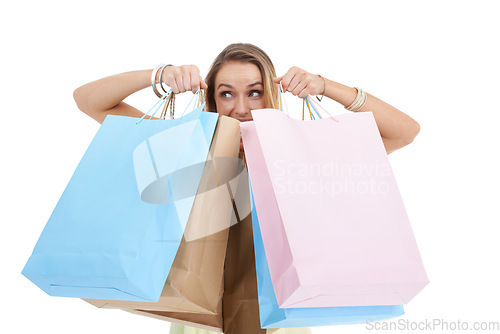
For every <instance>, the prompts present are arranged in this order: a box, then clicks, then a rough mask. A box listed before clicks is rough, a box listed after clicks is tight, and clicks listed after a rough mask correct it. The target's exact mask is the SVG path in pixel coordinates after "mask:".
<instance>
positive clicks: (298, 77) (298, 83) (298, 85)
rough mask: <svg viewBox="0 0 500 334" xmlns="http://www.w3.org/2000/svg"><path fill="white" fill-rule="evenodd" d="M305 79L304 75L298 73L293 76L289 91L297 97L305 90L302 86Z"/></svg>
mask: <svg viewBox="0 0 500 334" xmlns="http://www.w3.org/2000/svg"><path fill="white" fill-rule="evenodd" d="M303 79H304V75H303V74H301V73H296V74H295V75H294V76H293V79H292V80H291V81H290V84H289V85H288V91H289V92H291V93H292V94H294V95H297V94H298V93H299V92H300V91H301V90H302V89H304V86H302V85H303V84H304V83H303Z"/></svg>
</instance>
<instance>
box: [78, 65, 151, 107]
mask: <svg viewBox="0 0 500 334" xmlns="http://www.w3.org/2000/svg"><path fill="white" fill-rule="evenodd" d="M151 71H152V70H140V71H132V72H126V73H121V74H116V75H113V76H110V77H106V78H102V79H99V80H96V81H93V82H90V83H88V84H85V85H83V86H81V87H79V88H77V89H76V90H75V92H74V93H73V96H74V98H75V101H76V103H77V105H78V108H79V109H80V110H82V111H84V112H86V113H97V112H105V111H107V110H110V109H112V108H114V107H115V106H117V105H118V104H119V103H120V102H122V101H123V100H124V99H125V98H126V97H127V96H129V95H130V94H132V93H135V92H137V91H139V90H141V89H143V88H146V87H148V86H150V85H151Z"/></svg>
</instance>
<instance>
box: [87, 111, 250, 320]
mask: <svg viewBox="0 0 500 334" xmlns="http://www.w3.org/2000/svg"><path fill="white" fill-rule="evenodd" d="M239 145H240V132H239V122H238V121H237V120H235V119H233V118H229V117H226V116H221V117H219V120H218V123H217V128H216V131H215V135H214V139H213V141H212V145H211V147H210V153H209V156H208V158H207V162H206V164H205V169H204V172H203V176H202V181H201V182H200V185H199V188H198V192H197V194H196V197H195V201H194V204H193V208H192V210H191V213H190V216H189V220H188V223H187V225H186V229H185V232H184V236H183V240H182V241H181V244H180V247H179V250H178V252H177V255H176V257H175V260H174V262H173V265H172V269H171V270H170V272H169V275H168V278H167V280H166V283H165V286H164V289H163V291H162V294H161V296H160V299H159V300H158V302H130V301H116V300H98V299H85V301H87V302H89V303H91V304H92V305H95V306H97V307H99V308H119V309H123V310H126V311H129V312H132V313H135V314H142V315H148V316H154V317H157V318H158V317H160V318H162V317H163V318H170V319H178V320H179V321H176V322H180V323H183V324H186V325H190V326H196V327H200V328H206V326H208V327H210V328H211V329H210V330H214V329H222V295H223V291H224V276H223V275H224V274H223V273H224V262H225V257H226V250H227V241H228V234H229V227H230V226H232V225H235V224H236V223H237V221H238V213H237V212H235V210H236V206H235V204H234V199H233V198H234V196H235V194H238V193H242V190H241V188H242V187H243V188H244V187H245V186H246V188H247V189H248V174H247V172H246V169H244V165H243V163H242V162H241V160H240V159H239ZM245 210H246V211H247V212H245V216H246V215H247V214H248V213H249V212H250V210H249V207H248V208H245ZM171 321H173V320H171ZM197 324H198V325H197Z"/></svg>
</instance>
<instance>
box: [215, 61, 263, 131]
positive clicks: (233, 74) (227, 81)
mask: <svg viewBox="0 0 500 334" xmlns="http://www.w3.org/2000/svg"><path fill="white" fill-rule="evenodd" d="M262 83H263V82H262V76H261V74H260V71H259V68H258V67H257V66H256V65H254V64H252V63H247V62H239V61H231V62H228V63H226V64H224V65H222V66H221V68H220V69H219V72H218V73H217V76H216V77H215V105H216V107H217V112H218V113H219V114H221V115H224V116H229V117H233V118H236V119H237V120H239V121H240V122H246V121H251V120H252V114H251V113H250V110H255V109H263V108H265V107H266V105H265V101H264V86H263V84H262Z"/></svg>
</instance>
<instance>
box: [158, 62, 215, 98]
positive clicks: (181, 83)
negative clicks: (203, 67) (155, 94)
mask: <svg viewBox="0 0 500 334" xmlns="http://www.w3.org/2000/svg"><path fill="white" fill-rule="evenodd" d="M161 80H162V81H163V82H164V83H165V84H167V85H168V86H169V87H170V88H172V91H173V92H174V93H175V94H179V93H184V92H187V91H192V92H193V93H196V91H197V90H198V88H201V89H207V84H206V83H205V81H203V79H202V78H201V76H200V70H199V69H198V67H196V66H195V65H182V66H167V67H166V68H165V69H164V70H163V74H162V78H161Z"/></svg>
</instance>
